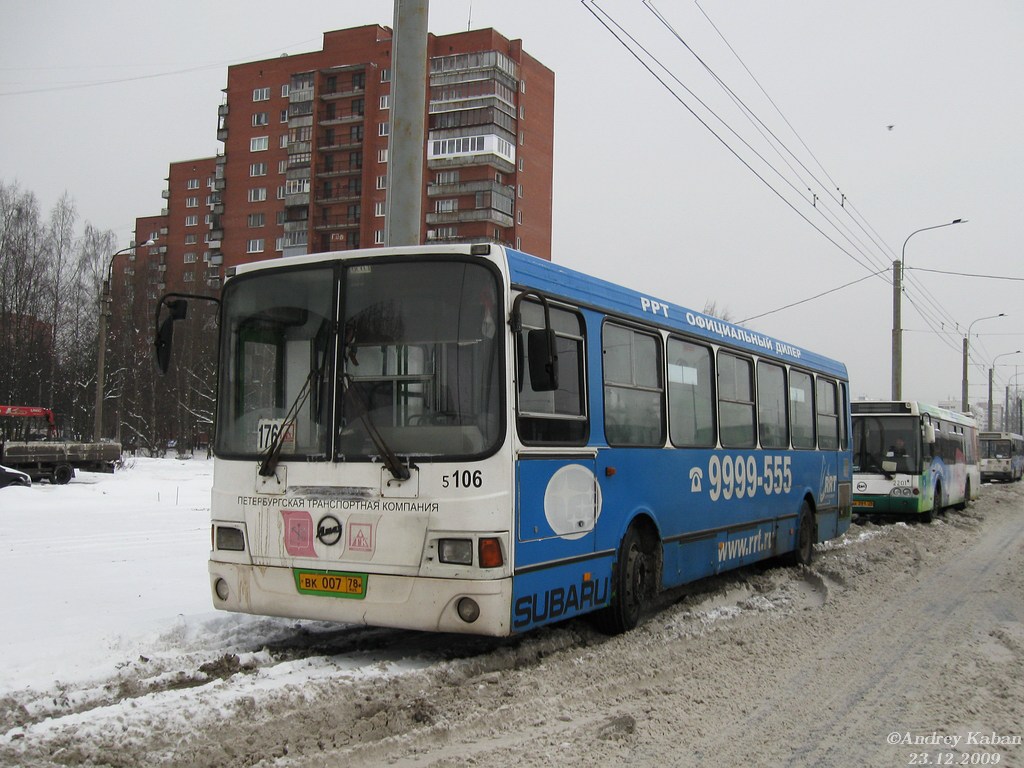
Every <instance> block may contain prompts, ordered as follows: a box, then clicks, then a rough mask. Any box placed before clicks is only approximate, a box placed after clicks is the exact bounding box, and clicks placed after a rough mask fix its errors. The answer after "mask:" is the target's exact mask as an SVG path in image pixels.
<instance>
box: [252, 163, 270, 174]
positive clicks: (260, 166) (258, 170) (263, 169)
mask: <svg viewBox="0 0 1024 768" xmlns="http://www.w3.org/2000/svg"><path fill="white" fill-rule="evenodd" d="M266 175H267V164H266V163H253V164H252V165H250V166H249V176H266Z"/></svg>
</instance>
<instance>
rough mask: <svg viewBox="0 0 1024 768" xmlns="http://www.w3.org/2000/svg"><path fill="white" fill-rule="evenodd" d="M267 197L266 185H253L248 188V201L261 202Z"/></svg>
mask: <svg viewBox="0 0 1024 768" xmlns="http://www.w3.org/2000/svg"><path fill="white" fill-rule="evenodd" d="M266 199H267V188H266V187H253V188H252V189H250V190H249V202H250V203H262V202H263V201H264V200H266Z"/></svg>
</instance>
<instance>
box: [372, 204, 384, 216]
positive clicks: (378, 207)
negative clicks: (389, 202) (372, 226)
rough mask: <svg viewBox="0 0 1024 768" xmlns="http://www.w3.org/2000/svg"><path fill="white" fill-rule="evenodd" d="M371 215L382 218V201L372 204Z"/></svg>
mask: <svg viewBox="0 0 1024 768" xmlns="http://www.w3.org/2000/svg"><path fill="white" fill-rule="evenodd" d="M373 215H374V216H376V217H378V218H382V217H383V216H384V203H374V204H373Z"/></svg>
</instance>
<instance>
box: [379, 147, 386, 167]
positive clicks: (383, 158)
mask: <svg viewBox="0 0 1024 768" xmlns="http://www.w3.org/2000/svg"><path fill="white" fill-rule="evenodd" d="M387 161H388V151H387V149H386V148H385V149H378V150H377V162H378V163H386V162H387Z"/></svg>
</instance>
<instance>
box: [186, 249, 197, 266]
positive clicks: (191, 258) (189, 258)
mask: <svg viewBox="0 0 1024 768" xmlns="http://www.w3.org/2000/svg"><path fill="white" fill-rule="evenodd" d="M195 261H196V253H195V251H187V252H186V253H185V263H186V264H194V263H195Z"/></svg>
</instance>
